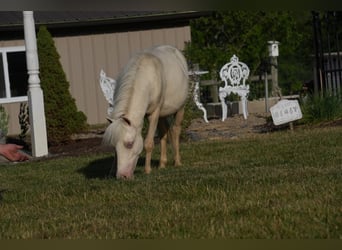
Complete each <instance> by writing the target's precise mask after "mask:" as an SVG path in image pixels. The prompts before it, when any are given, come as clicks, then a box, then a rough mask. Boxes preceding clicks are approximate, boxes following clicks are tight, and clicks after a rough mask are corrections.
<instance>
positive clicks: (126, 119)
mask: <svg viewBox="0 0 342 250" xmlns="http://www.w3.org/2000/svg"><path fill="white" fill-rule="evenodd" d="M121 119H122V120H123V121H124V122H125V123H126V124H127V125H128V126H131V121H130V120H129V119H128V118H127V117H124V116H121Z"/></svg>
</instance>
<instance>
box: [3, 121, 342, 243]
mask: <svg viewBox="0 0 342 250" xmlns="http://www.w3.org/2000/svg"><path fill="white" fill-rule="evenodd" d="M158 151H159V149H158V148H156V150H155V153H154V157H153V161H154V164H155V165H157V161H158ZM170 153H171V152H170ZM181 153H182V159H183V166H182V167H180V168H175V167H173V166H169V167H167V168H166V169H162V170H158V169H153V171H152V173H151V174H150V175H145V174H144V171H143V164H141V163H142V162H143V160H142V161H139V164H138V166H137V169H136V172H135V179H134V180H133V181H117V180H116V179H114V178H111V177H109V176H108V173H109V169H110V165H111V162H112V160H113V158H112V156H111V155H110V154H105V153H103V154H93V155H85V156H82V157H65V158H58V159H49V160H42V161H34V162H28V163H22V164H12V165H5V166H0V180H1V182H0V239H9V238H14V239H18V238H24V239H30V238H36V239H37V238H38V239H41V238H49V239H51V238H71V239H88V238H93V239H94V238H95V239H118V238H122V239H129V238H137V239H146V238H148V239H184V238H192V239H213V238H222V239H241V238H253V239H254V238H266V239H269V238H272V239H280V238H300V239H305V238H324V239H325V238H329V239H331V238H334V239H341V238H342V128H341V127H338V128H325V129H322V128H321V129H297V130H295V132H293V133H291V132H289V131H284V132H276V133H273V134H265V135H262V136H256V137H255V138H251V139H235V140H227V141H220V142H219V141H208V142H198V143H184V144H182V145H181ZM143 157H144V156H143V155H142V158H143Z"/></svg>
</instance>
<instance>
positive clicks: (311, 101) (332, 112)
mask: <svg viewBox="0 0 342 250" xmlns="http://www.w3.org/2000/svg"><path fill="white" fill-rule="evenodd" d="M302 110H303V121H304V122H309V123H317V122H321V121H332V120H335V119H339V118H342V99H341V98H340V97H339V96H338V95H337V96H336V95H332V94H330V93H328V92H326V93H325V94H324V95H323V96H320V95H308V96H307V97H306V99H305V100H304V101H303V104H302Z"/></svg>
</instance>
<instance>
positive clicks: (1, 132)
mask: <svg viewBox="0 0 342 250" xmlns="http://www.w3.org/2000/svg"><path fill="white" fill-rule="evenodd" d="M8 120H9V116H8V114H7V113H6V110H5V109H4V107H3V106H1V105H0V140H3V139H4V138H6V135H7V133H8Z"/></svg>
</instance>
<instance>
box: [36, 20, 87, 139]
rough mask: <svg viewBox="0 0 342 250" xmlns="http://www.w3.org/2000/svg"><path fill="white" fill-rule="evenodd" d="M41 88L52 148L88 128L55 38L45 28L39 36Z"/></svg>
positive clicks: (40, 31) (48, 135)
mask: <svg viewBox="0 0 342 250" xmlns="http://www.w3.org/2000/svg"><path fill="white" fill-rule="evenodd" d="M37 47H38V55H39V65H40V78H41V87H42V89H43V91H44V105H45V116H46V127H47V137H48V142H49V143H50V144H54V145H56V144H61V143H63V142H66V141H69V140H70V137H71V135H72V134H73V133H76V132H79V131H81V130H83V129H85V128H86V126H87V124H86V120H87V117H86V116H85V114H84V113H83V112H80V111H77V107H76V103H75V99H74V98H72V96H71V94H70V92H69V86H70V84H69V82H68V81H67V80H66V76H65V73H64V71H63V68H62V65H61V63H60V61H59V58H60V56H59V54H58V52H57V49H56V47H55V44H54V41H53V39H52V37H51V34H50V33H49V32H48V30H47V28H46V27H45V26H41V27H40V29H39V32H38V35H37Z"/></svg>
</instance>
